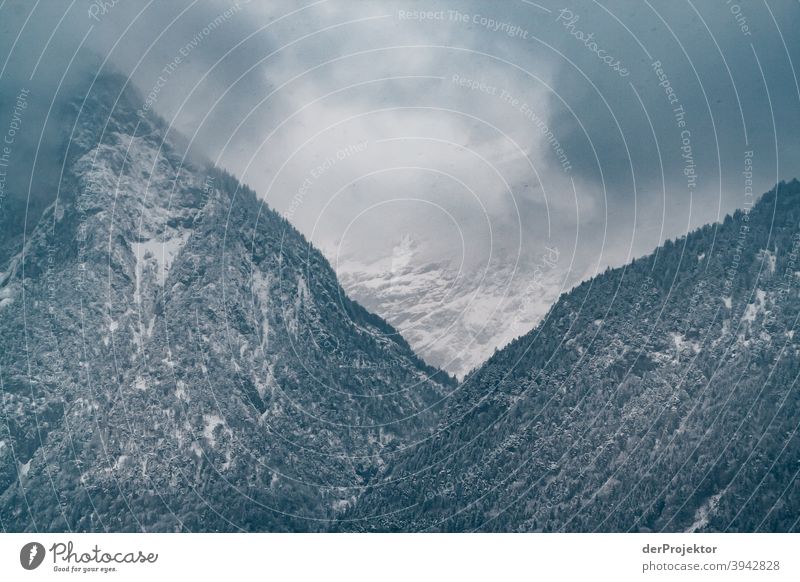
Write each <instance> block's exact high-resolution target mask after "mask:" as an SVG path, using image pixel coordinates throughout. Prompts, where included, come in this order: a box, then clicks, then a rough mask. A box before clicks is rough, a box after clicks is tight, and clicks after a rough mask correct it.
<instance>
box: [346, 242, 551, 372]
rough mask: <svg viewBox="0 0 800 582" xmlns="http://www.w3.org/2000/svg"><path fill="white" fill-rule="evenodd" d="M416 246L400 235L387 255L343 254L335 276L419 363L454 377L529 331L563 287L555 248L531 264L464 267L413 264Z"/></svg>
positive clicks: (495, 261)
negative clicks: (383, 321)
mask: <svg viewBox="0 0 800 582" xmlns="http://www.w3.org/2000/svg"><path fill="white" fill-rule="evenodd" d="M420 246H421V243H418V242H417V241H415V240H414V239H413V238H411V237H410V236H408V235H406V236H403V237H401V238H400V240H399V242H398V244H397V245H396V246H395V247H394V249H393V251H392V254H391V256H390V257H388V258H386V259H383V260H377V261H373V262H369V263H366V264H365V263H364V261H363V260H362V259H360V258H359V257H356V256H348V257H345V258H344V259H342V260H340V261H339V264H338V265H337V273H338V275H339V279H340V280H341V282H342V286H343V287H344V288H345V289H346V290H347V293H348V294H349V295H350V296H351V297H353V298H355V299H356V300H357V301H358V302H359V303H361V304H362V305H364V306H365V307H367V308H368V309H369V310H370V311H372V312H374V313H378V314H380V315H381V316H382V317H384V318H385V319H386V320H387V321H388V322H389V323H391V324H392V326H394V327H395V328H397V330H398V331H399V332H400V333H401V334H402V335H403V337H404V338H405V339H407V340H408V342H409V344H410V345H411V347H412V348H413V349H414V351H415V352H416V353H418V354H420V355H421V356H422V357H423V358H424V359H425V361H426V362H429V363H430V364H432V365H434V366H437V367H439V368H442V369H443V370H447V371H448V372H450V373H451V374H453V375H455V376H457V377H459V378H463V377H465V376H466V375H467V373H468V372H470V371H471V370H473V369H475V368H477V367H478V366H480V365H481V364H482V363H483V362H485V361H486V360H487V359H488V358H489V357H490V356H491V355H492V354H493V353H494V351H495V350H496V349H497V348H498V347H502V346H505V345H506V344H508V343H509V342H510V341H511V340H513V339H514V338H516V337H519V336H520V335H522V334H523V333H525V332H527V331H529V330H530V329H531V328H532V327H534V325H535V324H537V323H538V322H539V321H540V320H541V319H542V317H544V315H545V314H546V313H547V308H548V306H549V305H552V303H553V302H554V301H555V300H556V299H557V298H558V293H559V291H560V290H561V289H562V288H563V287H564V280H563V279H564V276H563V274H562V273H559V272H558V271H556V270H555V269H554V267H555V266H556V264H557V262H558V258H559V251H558V249H557V248H546V249H545V251H544V252H543V253H541V255H540V256H539V257H536V258H535V259H534V260H533V261H526V260H523V261H521V262H517V263H516V264H515V263H501V262H500V260H494V261H493V262H492V264H491V266H490V265H488V264H486V265H480V266H478V267H465V265H463V264H453V263H451V262H449V261H439V262H425V261H419V260H418V259H417V255H419V254H420V250H421V249H420V248H419V247H420ZM529 262H530V263H532V264H531V265H529V264H528V263H529Z"/></svg>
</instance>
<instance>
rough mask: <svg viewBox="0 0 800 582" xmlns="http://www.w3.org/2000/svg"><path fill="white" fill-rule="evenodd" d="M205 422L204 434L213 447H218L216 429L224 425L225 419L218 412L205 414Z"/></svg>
mask: <svg viewBox="0 0 800 582" xmlns="http://www.w3.org/2000/svg"><path fill="white" fill-rule="evenodd" d="M203 422H204V423H205V427H204V428H203V436H204V437H205V439H206V440H207V441H208V443H209V444H210V445H211V446H212V447H216V446H217V438H216V437H215V436H214V430H215V429H216V428H217V427H218V426H220V425H222V426H224V425H225V421H224V420H222V418H221V417H220V416H218V415H216V414H204V415H203Z"/></svg>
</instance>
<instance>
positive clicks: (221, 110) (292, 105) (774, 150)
mask: <svg viewBox="0 0 800 582" xmlns="http://www.w3.org/2000/svg"><path fill="white" fill-rule="evenodd" d="M421 10H424V11H427V12H428V13H427V14H424V15H421V14H418V13H417V11H421ZM798 25H800V4H798V3H797V2H788V1H786V2H766V3H757V2H747V3H742V4H741V5H739V4H736V3H734V2H726V1H724V0H720V1H714V2H683V1H676V2H669V3H666V2H651V3H648V2H639V1H636V2H613V3H612V2H602V3H597V2H586V1H581V2H578V1H568V2H558V3H552V2H546V1H542V2H537V3H534V2H528V1H523V0H521V1H508V2H467V1H455V0H450V1H445V0H441V1H433V2H413V1H399V2H394V1H375V2H356V1H353V0H348V1H343V0H330V1H317V2H312V3H308V4H304V3H303V2H295V1H288V0H287V1H269V2H266V1H265V2H250V3H246V2H242V1H240V2H239V3H236V2H231V1H229V0H225V1H223V0H220V1H189V0H175V1H170V2H166V1H162V2H149V3H147V2H144V1H128V0H118V1H117V2H113V1H111V0H106V1H105V2H100V1H97V2H88V1H85V0H76V1H73V2H67V1H56V0H43V1H38V2H28V1H21V0H19V1H16V0H12V1H9V0H5V1H2V0H0V48H1V49H2V50H0V59H5V62H4V63H3V64H2V70H0V88H1V89H2V93H1V95H2V108H1V111H0V113H2V115H3V118H2V123H3V124H5V123H6V122H7V120H8V119H9V118H10V115H11V112H10V110H11V108H13V102H14V96H15V95H16V94H17V92H18V91H19V90H20V89H22V88H29V89H31V97H30V101H31V111H32V112H37V113H31V114H30V115H29V116H28V117H27V118H26V120H25V123H27V126H26V127H27V129H28V130H29V132H28V133H27V134H26V135H27V136H28V139H33V140H34V141H36V142H37V143H38V138H39V136H40V134H39V133H38V132H36V131H33V128H37V127H39V125H37V124H39V118H40V117H41V116H42V115H43V114H44V112H46V111H47V109H48V107H49V105H50V103H51V101H52V99H53V97H54V95H56V94H57V93H58V94H59V95H68V94H69V92H70V90H74V87H73V86H72V85H70V79H73V80H74V79H78V78H80V77H81V76H82V75H85V74H86V73H87V72H88V73H90V74H94V73H96V72H97V71H98V70H105V69H109V70H118V71H122V72H124V73H126V74H129V75H131V76H132V79H133V81H134V83H135V84H136V86H137V87H138V88H139V89H140V91H141V92H142V94H143V95H144V96H145V97H146V96H148V95H150V100H151V102H152V104H153V108H154V109H155V110H156V111H157V112H159V113H160V114H162V115H163V116H164V117H165V118H166V119H167V120H168V121H170V122H171V123H172V124H173V127H174V128H175V129H176V130H178V131H180V132H181V133H183V134H184V135H186V136H187V137H189V138H190V139H191V140H192V144H193V147H194V148H196V149H197V151H199V152H202V153H203V154H205V155H207V156H209V157H211V158H212V159H213V160H215V161H216V162H217V163H219V164H220V165H222V166H224V167H226V168H228V169H229V170H230V171H232V172H233V173H235V174H236V175H237V176H239V177H240V178H241V179H242V180H243V181H245V182H247V183H248V184H249V185H250V186H252V187H253V188H254V189H255V190H257V191H258V192H259V194H260V195H262V196H263V197H264V199H265V200H266V201H267V203H268V204H269V205H271V206H272V207H273V208H275V209H276V210H278V211H279V212H282V213H284V214H286V215H287V216H289V218H290V220H291V221H292V222H293V223H294V224H295V225H296V226H298V228H300V229H301V230H302V231H303V232H304V233H305V234H306V235H307V236H308V237H310V238H311V239H312V240H313V241H314V242H315V243H316V244H317V245H318V246H320V247H321V248H322V249H324V251H325V252H326V253H327V254H328V256H329V258H331V260H333V261H334V262H335V261H336V260H337V257H339V258H342V257H345V258H347V257H352V256H357V257H360V258H361V259H363V260H364V261H365V262H368V261H370V260H373V259H375V258H376V257H380V256H383V255H386V254H387V253H391V249H392V248H393V247H395V246H396V245H397V244H398V243H399V241H401V240H402V239H403V238H404V237H406V239H407V238H408V237H409V236H410V237H412V239H413V240H414V242H415V244H416V245H417V248H418V249H421V251H420V252H419V254H418V256H417V258H416V259H415V260H419V261H422V262H424V261H456V262H458V261H461V260H463V261H464V262H465V263H466V264H467V265H468V266H470V267H479V266H481V265H486V264H489V265H493V264H497V265H500V264H504V265H506V266H507V265H508V264H509V263H512V262H515V261H516V260H517V258H518V257H519V259H520V265H521V269H520V272H521V276H523V277H524V276H526V275H525V273H526V269H529V266H530V265H532V264H533V263H534V262H535V261H536V258H537V257H539V256H541V255H542V254H543V253H544V252H545V248H546V247H548V246H549V247H557V248H558V249H559V251H560V257H561V258H560V259H559V265H558V267H557V269H558V271H559V273H560V274H563V275H564V281H565V282H566V284H572V283H574V282H575V281H577V280H580V279H583V278H586V277H588V276H591V274H593V273H594V272H595V271H596V270H597V269H600V270H602V269H604V268H605V267H606V266H607V265H620V264H624V263H625V262H627V261H628V260H629V259H631V258H633V257H635V256H640V255H642V254H645V253H647V252H649V251H651V250H653V249H654V248H655V247H656V246H657V245H658V244H659V243H660V242H661V241H663V240H664V239H666V238H673V237H676V236H679V235H681V234H684V233H686V232H687V231H688V230H690V229H692V228H694V227H696V226H699V225H701V224H704V223H707V222H712V221H715V220H719V219H720V218H721V217H722V216H724V214H726V213H728V212H730V211H732V210H733V209H735V208H738V207H742V206H743V205H744V204H745V203H746V201H747V198H746V196H745V186H746V183H745V176H744V175H743V173H742V172H743V170H744V169H745V158H746V157H747V156H749V154H748V152H752V158H751V161H752V168H753V172H754V174H753V184H754V189H755V191H756V193H761V192H763V191H766V190H767V189H769V188H770V187H772V185H773V184H774V183H775V182H776V181H778V180H782V179H790V178H792V177H794V176H796V175H798V174H800V147H799V146H798V136H800V114H799V113H800V89H799V88H798V80H797V77H796V74H795V69H794V67H800V42H798V41H797V30H798V28H799V27H798ZM79 49H80V50H79ZM657 63H660V66H658V64H657ZM65 71H66V72H67V73H66V75H65V74H64V73H65ZM62 77H63V79H64V82H63V83H62ZM159 77H160V79H159ZM670 99H671V100H672V102H670ZM680 108H682V109H680ZM676 109H677V110H678V111H682V112H683V113H682V114H678V113H676ZM34 138H35V139H34ZM44 141H45V143H46V142H47V136H46V134H45V139H44ZM20 147H23V146H20ZM20 151H23V150H20ZM46 159H47V158H46V156H43V160H45V161H46ZM45 189H46V188H45ZM24 194H25V195H27V192H26V193H24ZM32 195H33V196H37V195H42V194H41V193H37V192H32Z"/></svg>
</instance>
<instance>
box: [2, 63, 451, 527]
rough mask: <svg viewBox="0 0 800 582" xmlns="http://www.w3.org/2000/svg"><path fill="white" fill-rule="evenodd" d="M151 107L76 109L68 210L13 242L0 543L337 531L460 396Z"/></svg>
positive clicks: (97, 103) (111, 103)
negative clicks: (190, 157) (449, 399)
mask: <svg viewBox="0 0 800 582" xmlns="http://www.w3.org/2000/svg"><path fill="white" fill-rule="evenodd" d="M143 103H144V102H143V100H142V98H141V97H140V96H139V95H138V93H137V92H136V91H135V90H134V89H132V88H131V87H130V86H129V85H128V81H127V79H125V78H122V77H119V76H116V75H105V76H102V77H100V78H98V79H97V80H96V81H95V82H94V83H93V85H92V86H91V88H90V90H89V91H88V93H87V96H86V98H85V99H81V100H77V101H74V102H72V103H71V107H72V108H73V113H74V117H75V119H76V120H77V121H76V124H75V126H74V128H73V130H72V132H71V134H70V137H69V141H67V142H66V143H65V144H64V148H65V150H64V151H65V155H64V165H63V174H62V177H61V181H60V184H59V191H58V196H57V197H56V198H55V201H54V202H53V204H51V205H50V206H49V207H48V208H47V209H46V210H45V211H44V212H43V214H42V216H41V218H40V220H39V221H38V224H37V225H36V226H35V228H33V229H32V231H29V232H28V234H27V236H26V238H25V240H24V244H17V243H20V240H18V239H13V240H11V241H6V242H5V247H4V253H3V264H2V265H0V326H2V329H3V334H2V335H1V336H0V389H2V400H1V401H0V411H1V413H2V416H1V418H2V421H0V527H2V529H3V530H7V531H29V530H36V531H141V530H144V531H187V530H190V531H197V530H202V531H233V530H239V529H243V530H261V531H285V530H304V531H309V530H310V531H315V530H320V529H325V528H326V527H327V523H328V521H329V520H331V519H334V518H335V517H336V516H338V515H340V514H341V513H342V512H343V511H344V510H345V509H346V508H347V507H349V506H350V505H352V504H353V503H354V501H355V499H356V498H357V497H358V496H359V495H360V493H361V491H362V490H363V487H364V485H365V484H366V483H367V482H368V481H369V479H370V477H371V475H372V474H374V473H375V471H377V470H379V469H380V468H381V467H382V466H384V465H385V464H386V463H389V462H392V459H393V458H394V456H396V455H397V454H399V452H401V451H402V450H403V449H404V448H407V447H412V446H414V445H415V444H416V443H417V442H418V441H419V440H420V439H424V438H426V437H427V436H429V434H430V430H431V428H432V427H435V426H436V425H437V422H438V414H439V412H440V409H441V403H442V401H443V399H444V398H445V397H446V396H447V395H448V394H449V393H450V392H451V391H452V390H453V389H454V385H453V382H452V380H451V379H450V378H449V376H447V375H446V374H444V373H442V372H440V371H438V370H436V369H434V368H431V367H429V366H428V365H426V364H425V363H424V362H423V361H422V360H420V359H419V358H418V357H417V356H416V355H415V354H414V353H413V352H412V350H411V349H410V348H409V346H408V344H407V343H406V342H405V341H404V340H403V339H402V337H401V336H400V335H399V334H398V333H397V332H396V331H395V330H394V329H393V328H392V327H391V326H390V325H388V324H387V323H386V322H385V321H384V320H382V319H381V318H379V317H377V316H375V315H373V314H371V313H369V312H368V311H366V310H365V309H364V308H363V307H361V306H360V305H359V304H357V303H355V302H353V301H351V300H350V299H348V297H347V296H346V295H345V293H344V292H343V290H342V288H341V287H340V285H339V283H338V282H337V279H336V276H335V274H334V272H333V270H332V269H331V267H330V265H329V264H328V262H327V261H326V260H325V259H324V258H323V256H322V255H321V254H320V253H319V252H318V251H317V250H316V249H314V248H313V247H312V246H311V245H310V244H309V243H308V242H307V241H306V240H305V239H304V238H303V236H302V235H301V234H300V233H299V232H297V231H296V230H295V229H294V228H293V227H292V226H291V225H290V224H289V223H288V222H287V221H286V220H284V219H283V218H282V217H280V216H279V215H277V214H276V213H275V212H273V211H272V210H270V209H269V208H267V207H266V206H265V205H264V204H263V203H262V202H261V201H260V200H258V199H257V197H256V195H255V194H254V192H253V191H251V190H250V189H249V188H247V187H246V186H243V185H241V184H239V183H238V182H237V181H236V180H235V179H234V178H232V177H231V176H230V175H228V174H226V173H225V172H224V171H222V170H219V169H217V168H214V167H212V166H210V165H208V164H205V163H202V162H197V161H187V160H185V159H183V158H182V157H181V156H180V155H179V152H180V151H182V146H181V143H180V139H179V138H177V137H174V136H173V135H172V132H171V131H170V130H169V128H168V126H167V125H166V123H165V122H164V121H163V120H161V119H159V118H158V117H157V116H155V115H153V114H152V113H149V112H146V108H145V107H144V106H143ZM12 211H14V210H13V207H11V206H8V207H6V208H5V209H4V212H7V213H10V212H12ZM16 212H21V210H17V211H16ZM11 219H13V217H12V218H9V217H8V216H4V220H11ZM15 245H16V246H15ZM10 249H13V252H12V251H11V250H10Z"/></svg>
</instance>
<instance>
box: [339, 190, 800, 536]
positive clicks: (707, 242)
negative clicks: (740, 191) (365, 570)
mask: <svg viewBox="0 0 800 582" xmlns="http://www.w3.org/2000/svg"><path fill="white" fill-rule="evenodd" d="M798 225H800V183H799V182H797V181H796V180H795V181H793V182H791V183H789V184H786V183H781V184H780V185H779V186H778V187H777V188H776V189H775V190H774V191H772V192H770V193H768V194H766V195H764V196H763V197H762V199H761V200H760V201H759V203H758V204H757V205H756V206H755V207H754V208H753V210H752V211H751V212H749V213H746V212H737V213H736V214H735V215H734V216H732V217H731V216H729V217H727V218H726V219H725V221H724V223H723V224H721V225H715V226H707V227H704V228H702V229H700V230H699V231H696V232H694V233H692V234H690V235H689V236H687V237H685V238H682V239H680V240H678V241H676V242H668V243H666V244H665V245H664V246H663V247H661V248H659V249H658V250H657V252H655V253H654V254H653V255H651V256H649V257H646V258H644V259H641V260H637V261H635V262H634V263H632V264H630V265H628V266H627V267H624V268H620V269H614V270H609V271H607V272H606V273H604V274H603V275H600V276H598V277H596V278H594V279H593V280H591V281H588V282H586V283H583V284H581V285H580V286H578V287H577V288H575V289H574V290H573V291H571V292H570V293H568V294H566V295H564V296H562V297H561V298H560V300H559V301H558V302H557V303H556V305H554V306H553V308H552V309H551V310H550V312H549V313H548V315H547V317H546V318H545V320H544V321H543V322H542V324H540V325H539V326H538V327H537V328H536V329H534V330H533V331H531V332H530V333H528V334H527V335H525V336H523V337H521V338H519V339H517V340H515V341H514V342H512V343H511V344H510V345H509V346H508V347H507V348H506V349H504V350H501V351H499V352H498V353H497V354H495V355H494V356H493V357H492V358H491V359H490V360H489V361H488V362H486V364H485V365H483V366H482V367H481V368H480V369H479V370H478V371H477V372H476V373H475V374H474V375H472V376H471V377H469V378H468V379H467V381H466V382H465V383H464V384H463V385H462V386H460V387H459V388H458V390H457V391H456V392H455V394H454V395H453V397H452V398H451V399H450V402H449V403H448V409H447V411H446V412H445V414H444V417H443V420H442V423H441V425H440V428H439V430H438V431H437V433H436V435H435V437H433V438H431V439H430V440H429V441H427V442H426V443H425V444H424V445H421V446H420V447H417V448H415V449H413V450H410V451H409V452H408V453H407V454H404V455H403V456H402V457H401V458H400V459H399V460H398V462H397V464H395V465H392V466H389V467H386V468H385V469H384V470H383V471H382V472H381V473H380V474H379V475H377V476H376V478H375V479H374V480H373V482H372V487H371V488H370V489H369V490H368V492H367V493H366V494H365V495H364V496H363V497H362V498H361V500H360V501H359V503H358V505H357V506H356V507H355V508H354V509H352V510H351V511H350V512H348V514H347V515H346V516H345V518H344V519H343V521H342V522H341V524H340V527H341V528H343V529H355V530H406V531H409V530H410V531H417V530H447V531H463V530H486V531H730V530H733V531H797V529H798V527H800V526H799V525H798V523H799V522H798V520H800V480H798V472H799V471H800V434H798V428H800V426H799V423H800V388H799V387H798V383H797V378H798V372H800V346H799V345H798V339H799V338H798V334H797V318H798V314H799V313H800V311H799V309H800V299H799V297H798V290H800V228H798Z"/></svg>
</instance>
